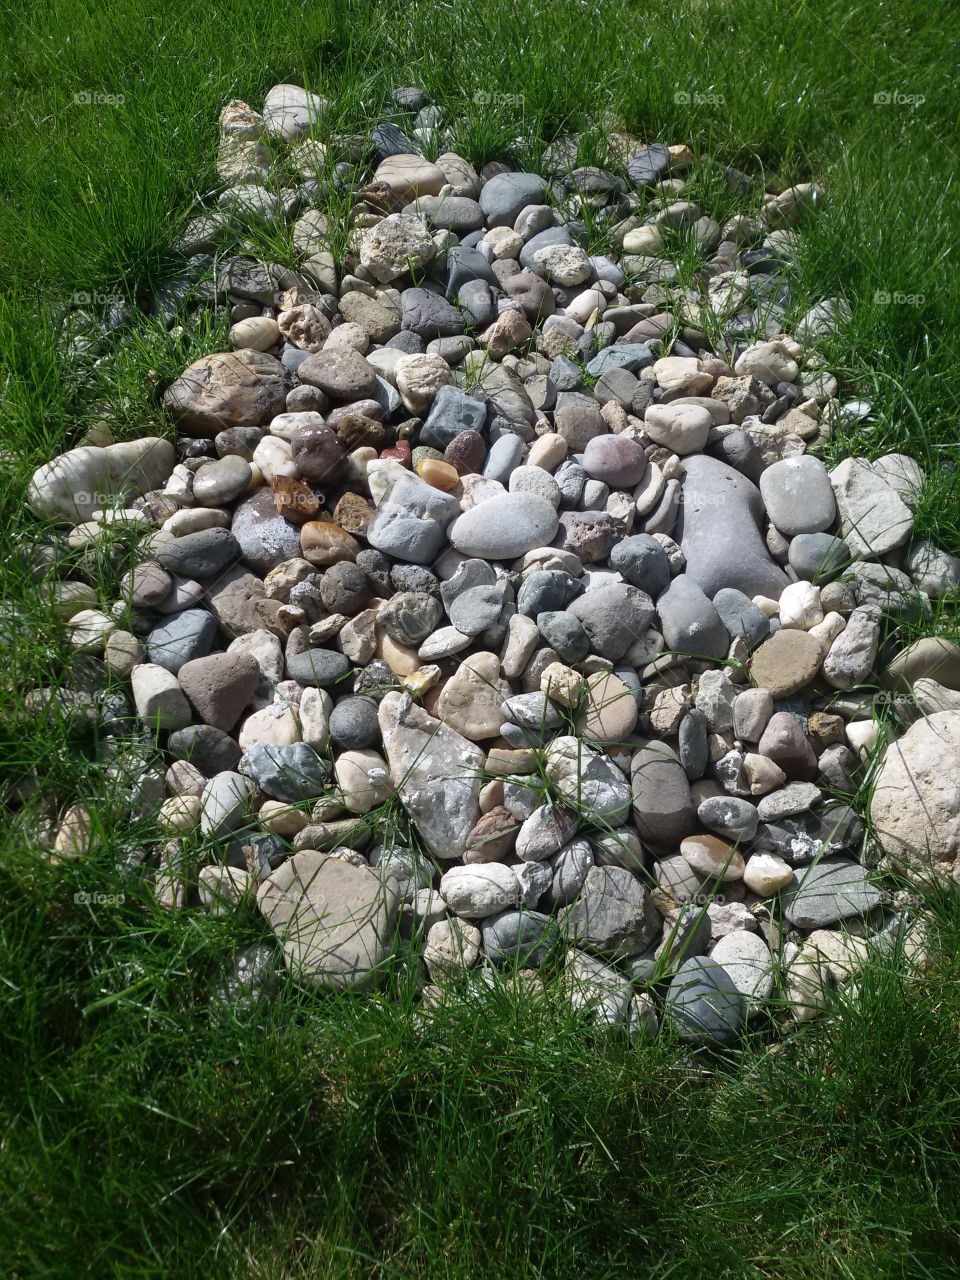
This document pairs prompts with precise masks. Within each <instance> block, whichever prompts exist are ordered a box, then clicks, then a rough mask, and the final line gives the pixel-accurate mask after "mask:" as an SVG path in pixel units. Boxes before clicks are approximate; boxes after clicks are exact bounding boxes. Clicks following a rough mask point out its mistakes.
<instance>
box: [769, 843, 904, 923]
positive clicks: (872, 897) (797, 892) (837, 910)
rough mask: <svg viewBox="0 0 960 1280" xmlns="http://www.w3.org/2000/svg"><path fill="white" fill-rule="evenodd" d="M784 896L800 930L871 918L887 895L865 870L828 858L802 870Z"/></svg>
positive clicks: (787, 910) (787, 911) (791, 919)
mask: <svg viewBox="0 0 960 1280" xmlns="http://www.w3.org/2000/svg"><path fill="white" fill-rule="evenodd" d="M795 879H796V885H795V887H792V888H790V889H789V890H786V891H785V892H784V895H783V900H784V915H785V916H786V918H787V920H788V921H789V922H790V924H792V925H795V926H796V927H797V928H798V929H825V928H827V927H828V926H829V925H832V924H837V923H838V922H839V921H841V920H854V919H857V918H859V917H861V916H864V915H868V914H869V913H870V912H871V911H874V910H875V909H876V908H877V907H879V906H880V905H881V904H882V902H883V894H882V893H881V892H880V890H879V889H877V888H876V886H875V885H872V884H871V883H870V881H869V880H868V879H867V873H866V871H865V869H864V868H863V867H862V866H860V864H859V863H858V862H851V861H850V860H849V859H847V858H826V859H824V860H823V861H821V862H817V863H815V864H814V865H813V866H811V867H808V868H806V870H804V871H801V872H800V873H799V874H798V875H797V876H796V877H795Z"/></svg>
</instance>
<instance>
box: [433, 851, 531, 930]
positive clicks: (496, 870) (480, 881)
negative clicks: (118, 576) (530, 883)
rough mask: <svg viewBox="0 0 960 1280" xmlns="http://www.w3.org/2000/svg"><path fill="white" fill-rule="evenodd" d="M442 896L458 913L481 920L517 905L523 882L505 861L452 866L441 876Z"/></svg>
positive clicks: (469, 918)
mask: <svg viewBox="0 0 960 1280" xmlns="http://www.w3.org/2000/svg"><path fill="white" fill-rule="evenodd" d="M440 896H441V897H442V898H443V900H444V902H446V904H447V906H448V907H449V908H450V910H451V911H453V912H454V913H455V914H456V915H458V916H465V917H466V918H467V919H468V920H482V919H485V918H486V917H487V916H495V915H496V914H497V913H498V912H500V911H505V910H506V909H507V908H508V907H515V906H517V904H518V902H519V898H520V882H519V881H518V880H517V877H516V876H515V875H514V873H513V872H512V871H511V869H510V868H509V867H506V866H504V865H503V863H502V862H488V863H481V864H474V865H473V866H469V867H451V869H450V870H449V871H445V872H444V873H443V875H442V876H441V877H440Z"/></svg>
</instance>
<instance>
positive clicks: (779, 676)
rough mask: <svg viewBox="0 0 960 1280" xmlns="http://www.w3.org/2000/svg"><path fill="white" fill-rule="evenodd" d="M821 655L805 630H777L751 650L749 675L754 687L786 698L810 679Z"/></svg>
mask: <svg viewBox="0 0 960 1280" xmlns="http://www.w3.org/2000/svg"><path fill="white" fill-rule="evenodd" d="M823 656H824V653H823V646H822V645H821V643H820V641H819V640H817V638H816V637H815V636H811V635H809V634H808V633H807V632H806V631H796V630H786V631H777V632H775V633H774V634H773V635H772V636H771V637H770V638H769V640H764V642H763V644H762V645H760V647H759V648H758V649H756V650H755V651H754V654H753V657H752V658H751V660H750V675H751V678H752V680H753V682H754V684H755V685H757V687H758V688H760V689H769V690H770V692H771V693H772V694H773V696H774V697H775V698H786V697H789V695H790V694H792V693H799V692H800V690H801V689H804V688H805V687H806V686H807V685H808V684H809V683H810V682H811V680H813V679H814V677H815V676H816V674H817V672H818V671H819V670H820V664H821V662H822V661H823Z"/></svg>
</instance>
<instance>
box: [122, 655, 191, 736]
mask: <svg viewBox="0 0 960 1280" xmlns="http://www.w3.org/2000/svg"><path fill="white" fill-rule="evenodd" d="M130 689H131V693H132V694H133V704H134V706H135V707H136V709H137V715H138V716H139V717H140V719H141V720H142V721H143V723H144V725H146V727H147V728H148V729H153V730H155V731H156V730H162V731H164V732H170V731H171V730H177V729H183V728H184V727H185V726H186V725H188V724H189V723H190V721H191V720H192V719H193V716H192V714H191V711H190V707H189V705H188V703H187V700H186V698H185V697H184V696H183V691H182V690H181V688H180V685H179V684H178V683H177V678H176V676H175V675H173V674H172V673H171V672H170V671H167V669H166V668H165V667H160V666H157V665H156V664H155V663H152V662H141V663H140V664H139V665H138V666H135V667H134V668H133V670H132V672H131V673H130Z"/></svg>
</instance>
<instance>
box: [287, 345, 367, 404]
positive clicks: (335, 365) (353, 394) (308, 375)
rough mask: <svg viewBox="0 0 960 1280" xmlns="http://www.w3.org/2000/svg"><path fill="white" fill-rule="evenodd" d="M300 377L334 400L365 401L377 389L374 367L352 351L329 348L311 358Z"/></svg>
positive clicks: (306, 362)
mask: <svg viewBox="0 0 960 1280" xmlns="http://www.w3.org/2000/svg"><path fill="white" fill-rule="evenodd" d="M297 377H298V378H299V379H300V381H301V382H302V383H306V385H307V386H310V387H319V388H320V390H321V391H324V392H326V394H327V395H328V396H331V397H332V398H333V399H334V400H342V401H354V400H364V399H367V398H368V397H370V396H372V395H373V394H374V393H375V391H376V389H377V372H376V370H375V369H374V367H373V365H371V364H369V363H368V362H367V361H366V360H365V359H364V358H363V356H362V355H361V354H360V352H359V351H355V350H353V349H352V348H351V347H327V348H325V349H324V350H323V351H317V352H315V353H314V354H313V355H310V356H307V358H306V360H304V361H303V363H302V364H301V365H300V366H299V367H298V369H297Z"/></svg>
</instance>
